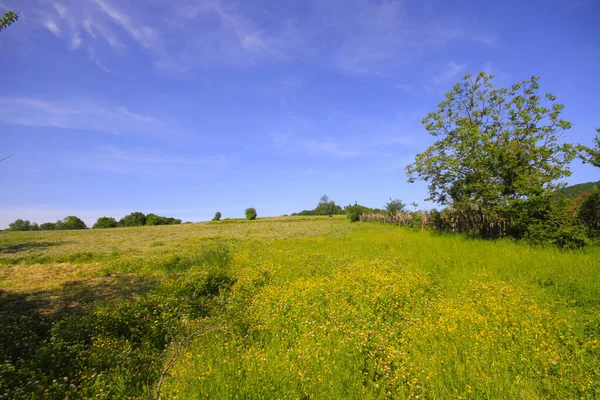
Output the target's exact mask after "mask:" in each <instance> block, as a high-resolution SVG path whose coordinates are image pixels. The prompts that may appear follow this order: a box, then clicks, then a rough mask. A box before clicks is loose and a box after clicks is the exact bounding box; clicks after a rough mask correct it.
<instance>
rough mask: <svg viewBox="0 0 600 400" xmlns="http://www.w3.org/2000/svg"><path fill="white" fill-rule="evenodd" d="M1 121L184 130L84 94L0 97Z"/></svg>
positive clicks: (126, 130)
mask: <svg viewBox="0 0 600 400" xmlns="http://www.w3.org/2000/svg"><path fill="white" fill-rule="evenodd" d="M0 122H3V123H7V124H13V125H25V126H42V127H55V128H64V129H89V130H95V131H98V132H105V133H112V134H135V135H148V134H150V135H162V134H168V135H173V134H175V135H177V134H184V133H185V131H184V130H183V129H181V128H177V127H176V126H173V124H167V123H165V122H162V121H160V120H159V119H157V118H155V117H153V116H148V115H143V114H140V113H137V112H132V111H130V110H129V109H127V108H126V107H124V106H120V105H119V106H115V105H110V104H105V103H101V102H97V101H92V100H89V99H84V98H79V99H70V100H47V99H36V98H30V97H0Z"/></svg>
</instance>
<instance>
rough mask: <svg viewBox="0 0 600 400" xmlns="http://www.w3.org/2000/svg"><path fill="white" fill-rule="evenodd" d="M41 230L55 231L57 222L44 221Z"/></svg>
mask: <svg viewBox="0 0 600 400" xmlns="http://www.w3.org/2000/svg"><path fill="white" fill-rule="evenodd" d="M40 230H41V231H54V230H56V222H44V223H43V224H41V225H40Z"/></svg>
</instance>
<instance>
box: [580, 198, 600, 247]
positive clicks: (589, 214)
mask: <svg viewBox="0 0 600 400" xmlns="http://www.w3.org/2000/svg"><path fill="white" fill-rule="evenodd" d="M578 216H579V218H580V219H581V222H582V223H583V225H585V227H586V228H587V229H588V230H589V233H590V236H592V237H600V189H596V190H595V191H594V192H593V193H592V194H590V195H589V196H587V197H586V198H585V199H584V200H583V202H582V203H581V206H580V208H579V211H578Z"/></svg>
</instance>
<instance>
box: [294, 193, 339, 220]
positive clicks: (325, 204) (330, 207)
mask: <svg viewBox="0 0 600 400" xmlns="http://www.w3.org/2000/svg"><path fill="white" fill-rule="evenodd" d="M340 214H344V210H343V209H342V207H340V206H338V205H337V204H335V201H333V200H330V199H329V197H328V196H327V195H324V196H322V197H321V199H320V200H319V203H318V204H317V206H316V207H315V209H314V210H303V211H300V212H299V213H292V215H293V216H299V215H300V216H304V215H328V216H330V217H331V216H332V215H340Z"/></svg>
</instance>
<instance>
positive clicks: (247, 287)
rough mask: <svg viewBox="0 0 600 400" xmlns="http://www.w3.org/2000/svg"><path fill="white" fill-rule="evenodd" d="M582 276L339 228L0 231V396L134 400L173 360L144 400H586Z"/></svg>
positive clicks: (510, 257) (506, 246) (405, 236)
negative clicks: (154, 399)
mask: <svg viewBox="0 0 600 400" xmlns="http://www.w3.org/2000/svg"><path fill="white" fill-rule="evenodd" d="M598 259H600V249H599V248H590V249H588V250H586V251H585V252H561V251H558V250H555V249H544V248H531V247H527V246H524V245H520V244H515V243H512V242H509V241H495V242H492V241H479V240H477V241H476V240H468V239H465V238H463V237H459V236H451V235H448V236H444V235H433V234H430V233H428V232H424V233H421V232H416V231H412V230H409V229H403V228H398V227H395V226H388V225H381V224H375V223H354V224H351V223H350V222H348V221H347V220H346V219H345V218H343V217H333V218H328V217H290V218H263V219H258V220H256V221H222V222H209V223H202V224H189V225H165V226H151V227H138V228H114V229H105V230H87V231H50V232H11V233H7V234H3V235H1V236H0V326H2V327H3V329H1V330H0V359H1V360H3V361H2V365H0V387H2V390H3V393H5V395H4V396H5V397H7V398H14V399H26V398H27V399H30V398H57V399H58V398H73V399H76V398H141V397H143V396H144V394H145V393H147V388H146V385H147V384H148V383H149V384H150V386H152V387H151V390H152V391H153V392H154V391H155V390H156V386H155V385H156V383H157V381H158V376H159V374H160V371H162V368H163V366H164V365H165V363H167V362H168V360H169V358H170V357H171V354H176V353H177V351H179V353H178V354H179V356H178V357H176V362H175V364H174V365H173V367H172V368H171V369H170V370H169V371H168V373H165V374H164V385H163V386H162V393H163V396H162V397H161V398H165V399H171V398H179V399H201V398H214V399H229V398H246V399H275V398H280V399H283V398H288V399H299V398H306V399H308V398H315V399H379V398H410V397H417V396H419V397H422V398H458V397H463V398H545V397H556V398H594V397H597V396H598V394H600V380H598V376H597V373H598V372H597V371H598V363H597V361H598V359H599V358H600V346H599V345H598V332H599V330H598V329H599V328H598V327H599V326H600V302H599V299H600V265H599V264H598ZM39 307H42V308H43V311H44V312H43V313H42V314H40V313H38V312H37V309H38V308H39ZM53 310H58V311H61V312H53ZM203 328H206V329H207V330H205V331H203V330H202V329H203ZM189 332H203V333H201V334H198V335H196V336H194V338H193V340H192V341H191V342H190V345H189V346H183V345H181V346H180V347H178V346H173V345H172V344H170V343H171V341H172V339H171V338H172V337H173V336H174V338H176V339H177V341H178V342H179V343H183V341H182V340H183V339H182V337H183V336H184V335H187V334H189ZM171 335H173V336H171ZM165 341H166V343H165ZM165 345H166V347H165ZM174 347H175V348H176V349H174ZM175 350H177V351H176V352H175V353H173V351H175ZM149 371H150V372H151V373H150V374H149ZM57 377H59V378H57ZM45 393H50V394H45Z"/></svg>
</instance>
